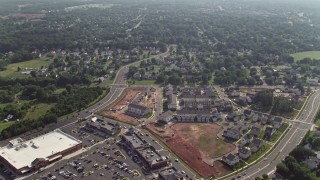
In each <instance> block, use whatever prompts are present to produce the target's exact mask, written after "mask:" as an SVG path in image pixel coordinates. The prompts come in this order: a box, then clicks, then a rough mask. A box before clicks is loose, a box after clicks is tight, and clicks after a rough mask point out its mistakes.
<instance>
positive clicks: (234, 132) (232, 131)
mask: <svg viewBox="0 0 320 180" xmlns="http://www.w3.org/2000/svg"><path fill="white" fill-rule="evenodd" d="M240 135H241V133H240V130H239V129H238V128H235V127H233V128H228V129H227V130H225V131H223V136H224V137H227V138H231V139H234V140H238V139H239V138H240Z"/></svg>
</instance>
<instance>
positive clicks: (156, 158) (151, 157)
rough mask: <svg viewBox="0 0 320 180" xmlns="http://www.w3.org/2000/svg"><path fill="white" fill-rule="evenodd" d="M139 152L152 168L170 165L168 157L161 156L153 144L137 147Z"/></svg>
mask: <svg viewBox="0 0 320 180" xmlns="http://www.w3.org/2000/svg"><path fill="white" fill-rule="evenodd" d="M136 151H137V154H138V155H139V156H140V158H141V159H142V160H143V161H144V162H145V163H147V165H148V167H149V168H150V169H151V170H155V169H160V168H162V167H166V166H167V165H168V160H167V158H166V157H164V156H161V155H160V154H159V153H158V152H157V151H156V150H155V149H154V147H152V146H149V147H145V148H140V149H137V150H136Z"/></svg>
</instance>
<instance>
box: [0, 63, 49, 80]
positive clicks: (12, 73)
mask: <svg viewBox="0 0 320 180" xmlns="http://www.w3.org/2000/svg"><path fill="white" fill-rule="evenodd" d="M50 62H51V61H50V60H44V59H34V60H30V61H24V62H19V63H13V64H9V65H8V66H6V70H4V71H0V76H1V77H17V76H22V77H23V76H26V75H23V74H21V72H22V71H23V68H33V69H38V68H41V67H42V66H44V67H47V66H49V64H50ZM18 67H20V68H21V71H20V72H18Z"/></svg>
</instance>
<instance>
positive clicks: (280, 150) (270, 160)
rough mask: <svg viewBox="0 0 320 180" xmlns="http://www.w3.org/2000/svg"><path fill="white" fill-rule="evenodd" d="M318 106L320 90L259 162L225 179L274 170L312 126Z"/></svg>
mask: <svg viewBox="0 0 320 180" xmlns="http://www.w3.org/2000/svg"><path fill="white" fill-rule="evenodd" d="M319 107H320V90H317V91H316V92H315V93H314V94H312V95H311V96H310V98H309V100H308V102H307V103H306V105H305V108H304V109H303V111H302V112H301V115H300V116H299V117H298V118H297V119H296V120H293V121H291V123H290V124H291V125H292V126H291V127H290V129H289V131H288V132H287V134H286V135H285V136H284V137H283V139H282V140H280V142H279V144H278V145H277V146H276V147H275V148H274V149H273V150H272V152H271V153H270V154H269V155H267V157H266V158H264V159H263V160H261V161H260V162H258V163H256V164H254V165H252V166H251V167H249V168H248V169H246V170H244V171H242V172H239V173H238V174H236V175H234V176H232V177H229V178H227V179H233V178H237V177H239V175H240V176H241V177H239V179H252V178H255V177H257V176H260V177H261V176H262V175H263V174H270V173H272V172H274V171H275V170H276V166H277V164H279V163H280V162H281V161H282V160H283V159H284V158H285V157H286V156H287V155H288V154H289V153H290V152H291V151H292V150H293V149H294V148H295V147H296V146H297V145H299V144H300V142H301V140H302V139H303V137H304V136H305V135H306V134H307V132H308V131H309V130H310V129H311V128H312V126H313V120H314V118H315V117H316V115H317V113H318V110H319Z"/></svg>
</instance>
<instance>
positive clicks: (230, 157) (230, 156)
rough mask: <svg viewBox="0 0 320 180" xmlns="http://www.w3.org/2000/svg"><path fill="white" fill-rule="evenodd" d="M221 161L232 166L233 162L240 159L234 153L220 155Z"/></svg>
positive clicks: (237, 161) (235, 162)
mask: <svg viewBox="0 0 320 180" xmlns="http://www.w3.org/2000/svg"><path fill="white" fill-rule="evenodd" d="M222 161H223V162H225V163H226V164H228V165H229V166H234V165H235V164H237V163H239V161H240V159H239V157H238V156H236V155H233V154H228V155H227V156H223V157H222Z"/></svg>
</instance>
